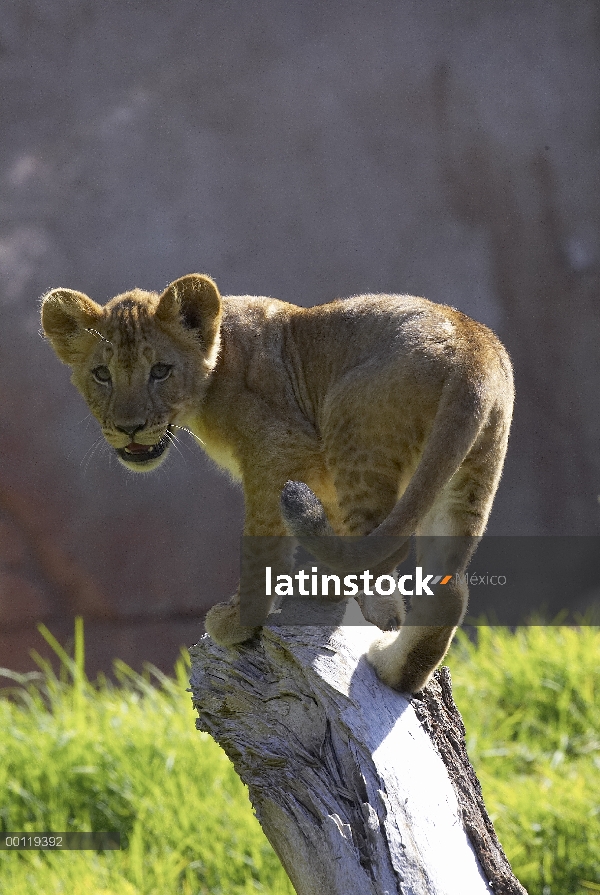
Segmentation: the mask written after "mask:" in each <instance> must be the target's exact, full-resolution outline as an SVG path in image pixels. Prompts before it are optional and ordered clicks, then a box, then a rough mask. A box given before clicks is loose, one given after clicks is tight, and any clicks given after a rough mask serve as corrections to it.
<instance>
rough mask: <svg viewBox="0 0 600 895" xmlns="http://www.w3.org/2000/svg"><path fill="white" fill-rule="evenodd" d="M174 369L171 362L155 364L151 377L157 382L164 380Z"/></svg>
mask: <svg viewBox="0 0 600 895" xmlns="http://www.w3.org/2000/svg"><path fill="white" fill-rule="evenodd" d="M172 369H173V368H172V367H171V365H170V364H154V366H153V367H152V369H151V370H150V379H153V380H154V381H155V382H162V381H163V379H166V378H167V376H169V374H170V373H171V370H172Z"/></svg>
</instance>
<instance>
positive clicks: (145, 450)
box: [116, 427, 170, 466]
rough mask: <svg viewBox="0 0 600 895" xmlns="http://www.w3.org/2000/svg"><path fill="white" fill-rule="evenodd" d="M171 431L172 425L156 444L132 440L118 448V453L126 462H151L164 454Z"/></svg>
mask: <svg viewBox="0 0 600 895" xmlns="http://www.w3.org/2000/svg"><path fill="white" fill-rule="evenodd" d="M169 432H170V427H169V429H167V431H166V433H165V434H164V435H163V437H162V438H161V439H160V441H157V442H156V444H138V443H137V442H136V441H131V442H130V443H129V444H127V445H125V447H123V448H116V451H117V454H118V455H119V457H120V458H121V460H124V461H125V463H137V464H139V465H140V466H142V465H143V464H144V463H151V462H152V461H153V460H157V459H158V458H159V457H160V456H161V455H162V454H164V452H165V451H166V449H167V448H168V447H169Z"/></svg>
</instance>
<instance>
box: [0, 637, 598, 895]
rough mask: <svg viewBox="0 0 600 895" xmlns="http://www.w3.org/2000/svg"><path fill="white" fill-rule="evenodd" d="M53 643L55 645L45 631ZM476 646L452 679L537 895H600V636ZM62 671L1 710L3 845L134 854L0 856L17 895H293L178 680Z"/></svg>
mask: <svg viewBox="0 0 600 895" xmlns="http://www.w3.org/2000/svg"><path fill="white" fill-rule="evenodd" d="M42 630H43V631H45V629H42ZM478 630H479V641H478V645H477V646H474V645H473V644H471V643H470V642H469V641H468V639H467V638H466V637H465V636H462V635H459V637H458V638H457V640H456V642H455V645H454V646H453V648H452V651H451V654H450V656H449V659H448V664H449V665H450V667H451V670H452V677H453V682H454V695H455V699H456V703H457V705H458V706H459V708H460V710H461V712H462V714H463V717H464V720H465V725H466V728H467V745H468V749H469V754H470V757H471V759H472V761H473V764H474V766H475V768H476V770H477V773H478V775H479V778H480V780H481V783H482V787H483V792H484V797H485V801H486V805H487V807H488V810H489V812H490V814H491V815H492V818H493V820H494V823H495V826H496V829H497V831H498V834H499V837H500V840H501V842H502V844H503V846H504V848H505V850H506V852H507V854H508V856H509V859H510V861H511V863H512V865H513V869H514V870H515V872H516V874H517V876H518V877H519V878H520V879H521V881H522V882H523V884H524V885H525V886H526V887H527V888H528V889H529V891H530V893H531V895H592V893H598V892H600V866H599V852H600V845H599V843H600V742H599V740H600V733H599V731H600V631H599V630H598V629H597V628H581V629H579V630H573V629H569V628H558V627H554V628H553V627H545V628H542V627H531V628H527V629H521V630H520V631H519V632H518V633H517V634H515V635H513V634H510V633H509V632H507V631H505V630H503V629H498V628H479V629H478ZM45 636H46V638H47V639H48V640H49V642H50V643H51V645H53V647H54V649H55V651H56V652H57V653H58V655H59V656H60V658H61V660H62V670H61V674H60V676H59V677H58V678H57V677H56V676H55V675H54V674H53V673H52V671H51V669H50V667H49V665H48V664H47V663H42V671H41V672H40V674H39V676H38V679H37V680H35V681H34V680H28V679H27V678H25V677H23V676H19V675H13V678H14V683H15V690H14V692H13V697H14V698H12V699H8V698H1V696H0V725H1V726H2V732H3V735H2V737H1V738H0V829H2V830H11V831H12V830H15V831H16V830H23V831H28V830H30V831H35V830H44V829H45V830H54V831H68V830H94V829H95V830H120V831H121V833H122V835H123V839H124V841H125V842H126V843H127V847H126V848H124V849H123V850H122V851H107V852H104V853H96V852H90V851H84V852H60V853H48V852H44V853H41V852H33V851H32V852H21V853H10V852H6V851H0V893H2V895H4V893H7V895H8V893H10V895H30V893H31V892H38V893H40V895H54V893H65V895H67V893H68V895H171V893H173V895H175V893H177V895H209V893H210V895H238V893H240V895H241V893H260V892H263V893H269V895H284V893H285V895H291V893H293V889H292V887H291V885H290V883H289V881H288V880H287V877H286V876H285V874H284V872H283V870H282V868H281V866H280V865H279V862H278V860H277V858H276V856H275V855H274V853H273V851H272V850H271V848H270V846H269V845H268V843H267V841H266V839H265V838H264V836H263V834H262V831H261V829H260V827H259V825H258V823H257V821H256V819H255V818H254V816H253V814H252V810H251V807H250V804H249V801H248V796H247V792H246V790H245V788H244V787H243V786H242V784H241V783H240V781H239V780H238V778H237V777H236V775H235V773H234V771H233V768H232V766H231V765H230V763H229V761H228V760H227V758H226V757H225V756H224V754H223V752H222V751H221V750H220V749H219V747H218V746H216V745H215V744H214V743H213V742H212V740H211V739H210V738H209V737H208V736H206V735H205V734H201V733H198V732H197V731H196V730H195V729H194V713H193V712H192V709H191V703H190V696H189V693H186V692H185V691H186V687H187V686H188V684H187V676H188V669H187V666H186V662H185V661H184V660H183V659H182V660H181V661H180V662H179V663H178V665H177V668H176V676H175V678H174V679H170V678H166V677H164V676H163V675H161V674H160V673H159V672H157V671H156V670H151V669H149V670H148V671H147V672H146V673H145V674H144V675H142V676H139V675H136V674H135V673H134V672H132V671H131V670H130V669H129V668H127V666H125V665H123V664H121V663H117V665H116V673H117V676H118V679H119V683H118V684H117V685H114V684H110V683H109V682H108V681H106V680H100V681H98V682H96V683H94V684H91V683H90V682H89V681H88V680H87V679H86V677H85V675H84V673H83V667H84V656H83V630H82V626H81V624H80V623H78V624H77V626H76V636H75V658H74V659H70V658H69V656H67V655H66V654H65V653H64V651H63V650H62V649H61V647H60V646H59V645H58V644H57V643H56V641H55V640H54V638H53V637H52V635H51V634H50V633H49V632H45Z"/></svg>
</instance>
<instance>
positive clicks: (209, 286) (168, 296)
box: [155, 273, 222, 351]
mask: <svg viewBox="0 0 600 895" xmlns="http://www.w3.org/2000/svg"><path fill="white" fill-rule="evenodd" d="M155 313H156V316H157V317H158V319H159V320H162V321H164V322H165V323H174V322H175V321H179V322H180V323H181V324H182V325H183V326H184V327H185V328H186V329H190V330H197V333H198V337H199V338H200V341H201V342H202V345H203V347H204V348H205V349H206V350H207V351H208V350H209V349H210V348H211V347H212V345H213V343H214V341H215V338H216V336H217V333H218V332H219V326H220V324H221V314H222V302H221V296H220V294H219V290H218V289H217V286H216V283H214V281H213V280H211V278H210V277H207V276H205V275H204V274H200V273H190V274H188V275H187V276H185V277H181V278H180V279H179V280H175V281H174V282H173V283H171V285H170V286H167V288H166V289H165V291H164V292H163V294H162V295H161V296H160V298H159V300H158V305H157V307H156V312H155Z"/></svg>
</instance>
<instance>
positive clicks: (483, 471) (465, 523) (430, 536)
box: [368, 429, 506, 693]
mask: <svg viewBox="0 0 600 895" xmlns="http://www.w3.org/2000/svg"><path fill="white" fill-rule="evenodd" d="M505 450H506V435H505V433H504V431H502V430H500V431H499V432H498V433H494V432H493V430H491V429H490V430H488V431H487V432H485V433H484V435H483V437H482V439H481V441H480V442H479V444H478V445H477V446H476V447H475V449H474V450H473V451H472V452H471V454H470V455H469V456H468V457H467V458H466V460H465V461H464V463H463V465H462V467H461V468H460V469H459V471H458V472H457V473H456V475H454V476H453V477H452V479H451V480H450V481H449V482H448V484H447V485H446V486H445V488H444V489H443V490H442V491H441V492H440V494H439V495H438V497H437V499H436V501H435V503H434V504H433V506H432V508H431V509H430V511H429V512H428V513H427V514H426V515H425V516H424V517H423V519H422V520H421V523H420V524H419V527H418V529H417V532H416V535H417V563H416V564H417V566H420V567H421V568H422V575H423V577H426V576H427V575H433V576H434V577H436V576H438V575H441V576H447V575H451V576H452V578H451V579H450V581H449V582H448V583H447V584H441V583H438V584H437V585H433V587H431V585H429V587H430V590H432V591H433V596H428V595H426V594H425V595H421V596H417V595H414V596H413V597H411V602H410V607H409V609H408V611H407V613H406V616H405V618H404V621H403V626H402V629H401V631H400V633H399V634H398V635H386V636H384V637H382V638H380V639H379V640H377V641H375V643H373V644H372V645H371V647H370V649H369V654H368V658H369V661H370V662H371V664H372V665H373V666H374V667H375V669H376V671H377V673H378V675H379V677H380V678H381V679H382V680H383V681H385V683H387V684H389V685H390V686H391V687H394V689H396V690H400V691H401V692H407V693H415V692H417V691H418V690H421V689H423V687H424V686H425V685H426V684H427V682H428V681H429V678H430V677H431V675H432V673H433V671H434V670H435V668H436V667H437V665H438V664H439V663H440V662H441V661H442V659H443V658H444V656H445V655H446V652H447V651H448V647H449V646H450V642H451V640H452V637H453V636H454V633H455V631H456V628H457V627H458V625H459V624H460V623H461V621H462V619H463V617H464V614H465V612H466V609H467V603H468V598H469V592H468V586H467V582H466V577H465V571H466V568H467V565H468V563H469V561H470V559H471V556H472V555H473V553H474V551H475V549H476V547H477V543H478V541H479V538H480V537H481V535H482V534H483V532H484V530H485V526H486V524H487V520H488V516H489V513H490V510H491V506H492V501H493V498H494V494H495V491H496V487H497V484H498V480H499V478H500V471H501V468H502V461H503V459H504V452H505ZM415 578H416V576H415Z"/></svg>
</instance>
